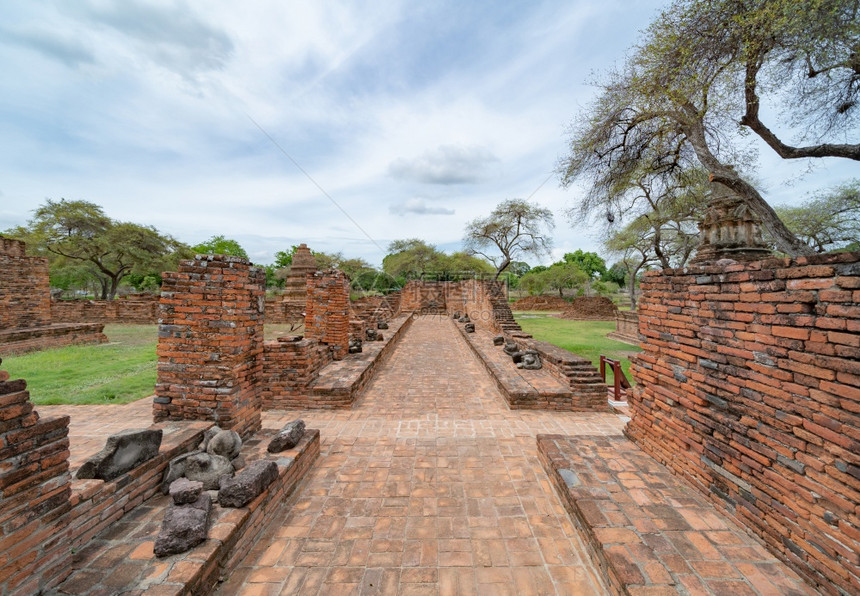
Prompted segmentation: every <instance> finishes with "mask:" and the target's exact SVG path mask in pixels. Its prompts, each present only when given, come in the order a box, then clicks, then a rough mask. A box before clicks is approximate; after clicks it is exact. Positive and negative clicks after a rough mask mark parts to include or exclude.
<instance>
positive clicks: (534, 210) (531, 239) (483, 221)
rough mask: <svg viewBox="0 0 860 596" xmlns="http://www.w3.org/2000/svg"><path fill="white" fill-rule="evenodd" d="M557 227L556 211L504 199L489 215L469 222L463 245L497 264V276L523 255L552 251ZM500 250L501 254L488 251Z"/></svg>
mask: <svg viewBox="0 0 860 596" xmlns="http://www.w3.org/2000/svg"><path fill="white" fill-rule="evenodd" d="M554 227H555V222H554V221H553V217H552V212H551V211H550V210H549V209H545V208H543V207H540V206H538V205H534V204H532V203H529V202H528V201H524V200H522V199H508V200H506V201H502V202H501V203H499V205H498V206H497V207H496V208H495V209H493V211H492V213H490V214H489V215H488V216H486V217H478V218H476V219H474V220H472V221H471V222H469V223H468V224H467V225H466V231H465V236H464V238H463V245H464V247H465V249H466V251H467V252H469V253H472V254H476V255H481V256H482V257H484V258H485V259H487V260H489V261H490V262H492V263H493V264H494V265H495V266H496V279H498V277H499V275H501V273H502V271H504V270H505V269H506V268H507V266H508V265H510V264H511V263H512V262H513V261H514V260H515V259H516V258H517V257H518V256H520V255H529V254H530V255H534V256H540V255H541V254H544V253H549V250H550V248H551V247H552V238H551V237H550V236H549V234H550V233H551V232H552V230H553V228H554ZM488 250H494V251H495V250H498V252H500V253H501V255H496V254H492V255H491V254H488V252H487V251H488Z"/></svg>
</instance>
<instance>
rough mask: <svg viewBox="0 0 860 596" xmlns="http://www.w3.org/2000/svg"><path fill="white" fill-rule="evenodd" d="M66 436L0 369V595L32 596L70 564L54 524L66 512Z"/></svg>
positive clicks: (61, 423)
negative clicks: (17, 595) (27, 595)
mask: <svg viewBox="0 0 860 596" xmlns="http://www.w3.org/2000/svg"><path fill="white" fill-rule="evenodd" d="M68 433H69V417H68V416H61V417H56V418H42V419H40V418H39V414H38V413H37V412H36V411H35V410H34V409H33V404H32V402H30V393H29V392H28V391H27V384H26V383H25V382H24V381H23V380H16V381H10V380H9V373H7V372H6V371H3V370H0V594H36V593H38V592H39V588H41V587H42V586H44V585H45V584H46V583H47V581H48V580H50V579H51V578H53V577H55V576H56V575H57V574H58V573H59V572H60V571H61V570H62V569H63V568H65V567H66V566H67V565H68V564H69V562H70V558H71V553H70V551H69V545H68V543H67V542H66V541H65V540H64V535H63V533H62V532H61V531H59V528H58V527H57V523H56V520H57V518H59V517H60V516H62V515H63V514H64V513H66V512H68V511H69V510H70V507H71V505H70V497H71V486H70V476H69V439H68Z"/></svg>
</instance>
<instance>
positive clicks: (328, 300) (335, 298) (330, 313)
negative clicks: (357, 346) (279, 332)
mask: <svg viewBox="0 0 860 596" xmlns="http://www.w3.org/2000/svg"><path fill="white" fill-rule="evenodd" d="M307 287H308V300H307V305H306V307H305V337H306V338H307V339H316V340H318V341H320V342H321V343H324V344H328V345H329V346H331V348H332V356H333V357H334V359H335V360H340V359H341V358H343V357H344V356H346V354H347V350H348V348H349V278H348V277H347V276H346V275H345V274H344V273H343V272H342V271H337V270H334V269H332V270H329V271H317V272H316V273H313V274H310V275H308V284H307Z"/></svg>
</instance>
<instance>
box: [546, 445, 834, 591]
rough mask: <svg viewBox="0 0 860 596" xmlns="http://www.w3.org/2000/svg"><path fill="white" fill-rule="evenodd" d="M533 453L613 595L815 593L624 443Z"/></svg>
mask: <svg viewBox="0 0 860 596" xmlns="http://www.w3.org/2000/svg"><path fill="white" fill-rule="evenodd" d="M537 447H538V454H539V457H540V460H541V463H542V464H543V466H544V469H545V470H546V472H547V474H548V475H549V476H550V478H551V479H552V483H553V485H554V486H555V489H556V491H557V492H558V494H559V496H560V497H561V500H562V503H563V504H564V507H565V509H567V511H568V513H569V514H570V516H571V518H572V521H573V523H574V525H575V526H576V528H577V530H578V532H579V533H580V535H581V537H582V539H583V541H584V542H585V543H586V544H587V547H588V550H589V555H590V556H591V558H592V560H593V561H594V563H595V565H596V566H597V567H598V568H599V569H600V571H601V573H602V575H603V578H604V580H606V582H607V585H609V586H610V589H612V590H613V592H614V593H615V594H629V595H634V596H638V595H645V594H649V595H650V594H667V595H669V594H714V595H716V594H792V595H801V594H809V595H812V594H816V593H817V592H816V591H815V590H813V589H812V588H811V587H810V586H808V585H807V584H805V583H803V581H802V580H801V578H800V577H799V576H798V575H797V574H796V573H795V572H794V571H792V570H791V569H790V568H788V567H787V566H786V565H785V564H784V563H782V562H781V561H780V560H779V559H777V558H776V557H775V556H773V555H771V554H770V553H769V552H768V551H767V550H766V549H765V547H764V546H763V545H762V544H761V543H760V542H758V541H757V540H756V539H755V538H754V537H753V536H751V535H750V534H747V533H746V532H745V531H744V530H743V529H742V528H741V527H740V526H738V525H736V524H735V523H734V522H732V521H731V520H730V519H728V518H727V517H725V516H723V515H722V514H720V513H719V512H718V511H717V510H716V509H715V508H714V507H713V505H711V504H710V502H709V501H707V500H706V499H704V498H703V497H701V496H700V495H699V493H698V492H697V491H695V490H694V489H692V488H691V487H688V486H687V485H686V484H685V483H684V482H683V480H681V479H680V478H678V477H677V476H674V475H672V473H671V472H670V471H669V470H668V469H667V468H666V467H665V466H663V465H661V464H660V463H659V462H657V461H656V460H654V459H652V458H651V457H649V456H648V455H647V454H645V453H644V452H643V451H642V450H641V449H639V448H638V447H637V446H636V445H635V444H634V443H632V442H631V441H629V440H628V439H626V438H624V437H596V436H578V437H567V436H563V435H540V434H539V435H537Z"/></svg>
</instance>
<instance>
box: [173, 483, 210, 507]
mask: <svg viewBox="0 0 860 596" xmlns="http://www.w3.org/2000/svg"><path fill="white" fill-rule="evenodd" d="M202 493H203V483H202V482H200V481H198V480H189V479H188V478H179V479H178V480H175V481H173V483H172V484H171V485H170V498H171V499H173V502H174V503H175V504H177V505H186V504H188V503H194V502H196V501H197V499H199V498H200V495H201V494H202Z"/></svg>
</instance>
